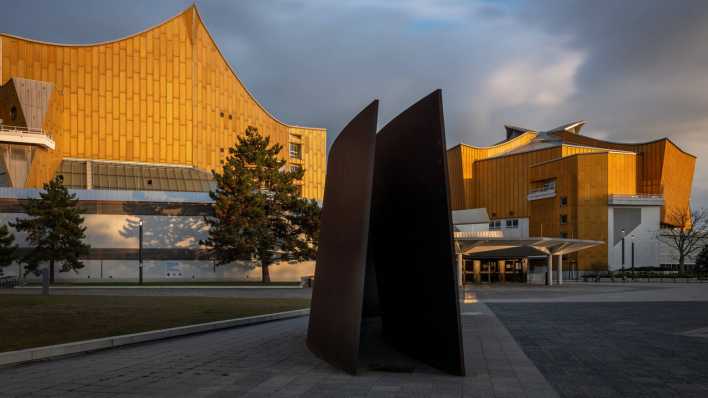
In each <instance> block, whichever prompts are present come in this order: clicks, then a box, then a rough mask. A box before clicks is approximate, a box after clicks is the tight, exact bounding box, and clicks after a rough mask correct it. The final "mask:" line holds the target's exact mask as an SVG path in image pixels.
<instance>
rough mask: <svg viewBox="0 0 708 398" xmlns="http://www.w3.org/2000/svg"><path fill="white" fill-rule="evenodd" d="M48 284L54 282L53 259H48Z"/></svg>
mask: <svg viewBox="0 0 708 398" xmlns="http://www.w3.org/2000/svg"><path fill="white" fill-rule="evenodd" d="M49 284H50V285H53V284H54V259H53V258H51V259H49Z"/></svg>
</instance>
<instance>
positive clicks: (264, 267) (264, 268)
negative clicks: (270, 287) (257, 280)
mask: <svg viewBox="0 0 708 398" xmlns="http://www.w3.org/2000/svg"><path fill="white" fill-rule="evenodd" d="M268 266H270V263H266V262H263V263H261V272H262V274H263V278H262V279H261V283H270V271H269V270H268Z"/></svg>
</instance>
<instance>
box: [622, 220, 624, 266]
mask: <svg viewBox="0 0 708 398" xmlns="http://www.w3.org/2000/svg"><path fill="white" fill-rule="evenodd" d="M622 278H624V228H622Z"/></svg>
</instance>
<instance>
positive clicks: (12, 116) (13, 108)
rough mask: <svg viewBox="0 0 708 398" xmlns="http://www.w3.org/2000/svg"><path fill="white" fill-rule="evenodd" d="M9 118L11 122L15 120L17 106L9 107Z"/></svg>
mask: <svg viewBox="0 0 708 398" xmlns="http://www.w3.org/2000/svg"><path fill="white" fill-rule="evenodd" d="M10 120H11V121H13V122H14V121H15V120H17V108H16V107H14V106H13V107H12V108H10Z"/></svg>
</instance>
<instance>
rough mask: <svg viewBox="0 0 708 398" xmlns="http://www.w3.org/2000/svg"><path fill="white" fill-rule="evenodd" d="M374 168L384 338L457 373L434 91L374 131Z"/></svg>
mask: <svg viewBox="0 0 708 398" xmlns="http://www.w3.org/2000/svg"><path fill="white" fill-rule="evenodd" d="M374 170H375V171H374V196H373V204H372V214H371V229H370V231H371V232H370V235H369V242H370V243H369V250H370V251H371V250H373V252H372V255H370V258H372V259H373V262H374V263H373V265H374V266H373V268H374V269H375V270H376V279H377V282H378V296H379V300H380V310H381V319H382V326H383V334H384V339H385V340H386V341H387V342H389V344H391V345H392V346H394V347H395V348H396V349H398V350H399V351H401V352H403V353H405V354H408V355H409V356H411V357H413V358H417V359H419V360H421V361H423V362H425V363H427V364H429V365H431V366H433V367H436V368H438V369H441V370H444V371H446V372H448V373H452V374H456V375H464V374H465V365H464V355H463V347H462V333H461V326H460V308H459V301H458V299H457V285H456V282H455V280H456V277H455V262H454V247H453V241H452V221H451V216H450V200H449V188H448V174H447V173H448V171H447V155H446V148H445V127H444V122H443V107H442V92H441V91H440V90H436V91H434V92H433V93H432V94H430V95H428V96H427V97H425V98H423V99H422V100H420V101H418V102H417V103H416V104H414V105H413V106H411V107H410V108H408V109H407V110H405V111H404V112H403V113H401V114H400V115H398V116H397V117H396V118H395V119H393V120H392V121H391V122H389V123H388V124H387V125H386V126H385V127H384V128H383V129H382V130H381V131H380V132H379V134H378V135H377V136H376V161H375V169H374ZM315 283H316V282H315Z"/></svg>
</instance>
